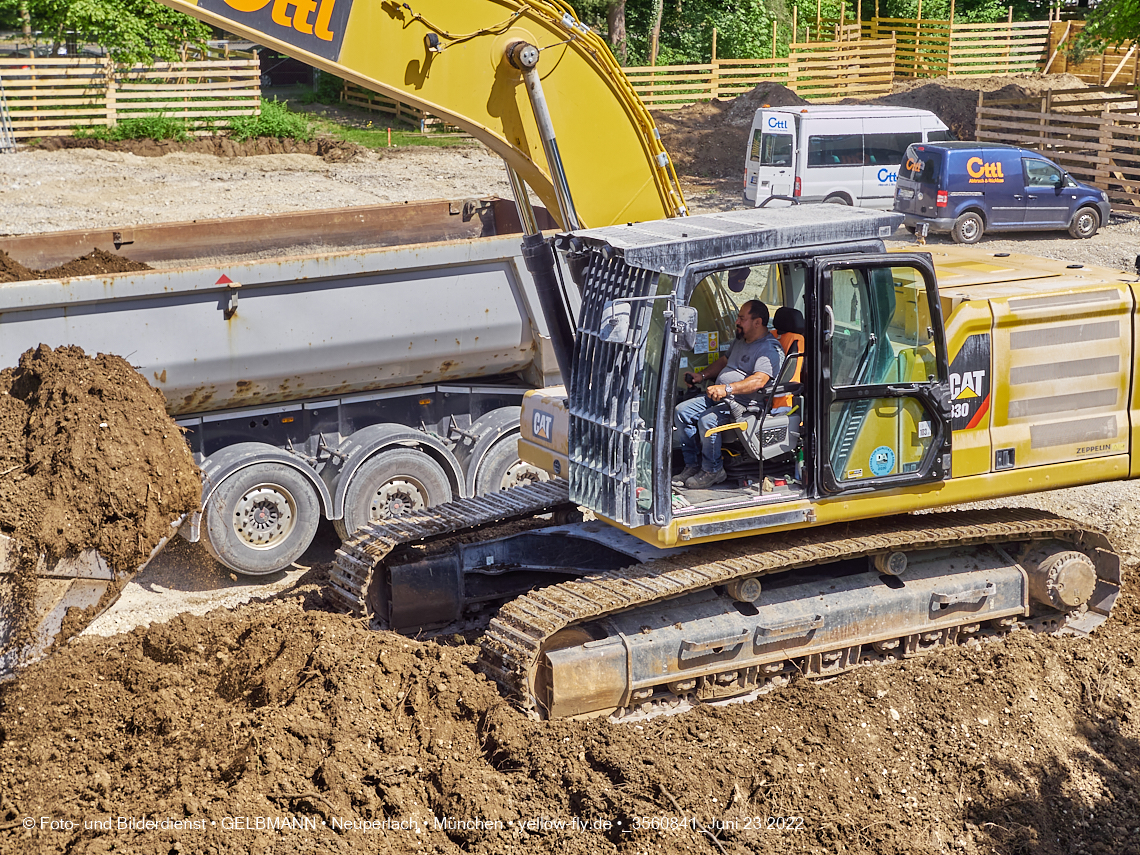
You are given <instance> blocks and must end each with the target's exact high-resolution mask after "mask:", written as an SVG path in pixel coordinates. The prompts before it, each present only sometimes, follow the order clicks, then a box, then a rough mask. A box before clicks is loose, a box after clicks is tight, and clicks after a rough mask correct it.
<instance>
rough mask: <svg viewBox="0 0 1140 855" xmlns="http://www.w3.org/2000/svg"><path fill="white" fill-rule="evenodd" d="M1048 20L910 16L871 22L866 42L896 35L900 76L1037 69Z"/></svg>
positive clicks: (865, 25) (1046, 40) (1046, 44)
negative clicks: (965, 20) (991, 20)
mask: <svg viewBox="0 0 1140 855" xmlns="http://www.w3.org/2000/svg"><path fill="white" fill-rule="evenodd" d="M1049 28H1050V23H1049V22H1048V21H1006V22H1005V23H1000V24H963V23H959V22H957V21H934V20H919V19H913V18H879V17H876V18H872V19H870V20H869V21H865V22H864V23H863V35H864V38H871V39H879V38H887V37H890V36H892V35H893V36H894V38H895V39H896V41H897V42H898V47H897V49H896V54H895V74H897V75H898V76H899V77H955V76H959V75H966V74H1016V73H1019V72H1027V71H1040V70H1041V67H1042V64H1043V63H1044V62H1045V61H1046V57H1047V56H1048V47H1049Z"/></svg>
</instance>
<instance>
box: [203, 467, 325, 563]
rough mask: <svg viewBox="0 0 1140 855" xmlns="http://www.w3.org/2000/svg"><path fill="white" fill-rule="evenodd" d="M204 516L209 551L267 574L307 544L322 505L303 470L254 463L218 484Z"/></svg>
mask: <svg viewBox="0 0 1140 855" xmlns="http://www.w3.org/2000/svg"><path fill="white" fill-rule="evenodd" d="M205 517H206V519H205V529H206V537H205V538H203V540H204V541H205V546H206V549H207V550H208V551H209V553H210V554H211V555H213V556H214V558H216V559H217V560H218V561H220V562H221V563H222V564H224V565H226V566H227V567H229V568H230V569H231V570H234V571H236V572H238V573H241V574H243V575H245V576H264V575H266V574H268V573H276V572H277V571H278V570H283V569H285V568H286V567H288V566H289V565H290V564H292V563H293V562H294V561H296V560H297V559H298V558H300V557H301V555H302V554H303V553H304V551H305V550H306V549H308V548H309V544H310V543H312V542H313V536H314V535H315V534H316V533H317V523H318V522H320V518H321V509H320V502H319V501H318V500H317V495H316V492H315V491H314V490H313V487H312V485H311V484H309V483H308V481H306V480H305V476H304V475H302V474H301V473H300V472H297V471H296V470H295V469H292V468H290V467H288V466H283V465H282V464H280V463H256V464H254V465H253V466H247V467H246V468H244V469H239V470H238V471H237V472H235V473H234V474H233V475H231V476H230V477H229V478H227V479H226V480H225V481H223V482H222V483H221V484H220V485H219V486H218V489H217V490H215V491H214V495H213V496H211V497H210V501H209V503H208V504H207V506H206V512H205Z"/></svg>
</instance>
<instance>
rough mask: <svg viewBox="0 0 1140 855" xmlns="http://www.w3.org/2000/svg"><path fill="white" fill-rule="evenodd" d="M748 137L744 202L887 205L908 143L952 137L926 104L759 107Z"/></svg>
mask: <svg viewBox="0 0 1140 855" xmlns="http://www.w3.org/2000/svg"><path fill="white" fill-rule="evenodd" d="M748 139H749V143H748V150H747V151H746V152H745V154H744V158H745V171H744V203H745V204H746V205H756V206H759V205H760V204H761V203H763V202H764V200H765V199H767V198H768V197H769V196H794V197H798V198H799V200H800V201H801V202H836V203H840V204H844V205H860V206H862V207H864V208H881V209H884V210H890V208H891V206H892V205H893V204H894V198H895V182H896V181H897V180H898V174H899V167H900V166H901V165H902V161H903V153H904V152H905V151H906V148H907V146H908V145H910V144H911V143H921V142H937V141H942V140H952V139H954V135H953V134H951V133H950V131H949V130H948V129H947V127H946V125H944V124H942V121H941V120H940V119H939V118H938V117H937V116H935V115H934V114H933V113H931V112H929V111H928V110H917V109H914V108H913V107H882V106H878V105H873V104H867V105H859V104H853V105H842V106H839V105H820V106H807V107H764V108H763V109H760V110H757V111H756V116H755V118H753V120H752V133H751V134H749V137H748ZM771 204H772V205H780V204H785V205H786V204H790V203H788V202H780V201H778V200H773V201H772V202H771Z"/></svg>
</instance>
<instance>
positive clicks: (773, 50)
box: [772, 20, 776, 59]
mask: <svg viewBox="0 0 1140 855" xmlns="http://www.w3.org/2000/svg"><path fill="white" fill-rule="evenodd" d="M775 58H776V22H775V20H773V21H772V59H775Z"/></svg>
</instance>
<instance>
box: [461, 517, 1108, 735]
mask: <svg viewBox="0 0 1140 855" xmlns="http://www.w3.org/2000/svg"><path fill="white" fill-rule="evenodd" d="M900 555H901V556H903V557H902V558H901V567H902V572H901V575H892V574H897V573H899V572H900V565H899V563H898V562H899V561H900V559H899V558H898V556H900ZM788 571H797V572H788ZM764 577H768V578H765V582H764V591H763V593H761V590H760V584H759V581H758V580H759V579H760V578H764ZM1066 585H1067V586H1068V590H1067V591H1066V590H1062V589H1064V588H1065V586H1066ZM1119 590H1120V560H1119V557H1118V556H1117V554H1116V553H1115V552H1114V551H1113V549H1112V547H1111V545H1110V544H1109V542H1108V540H1107V538H1106V537H1105V536H1104V535H1102V534H1100V533H1097V532H1090V531H1087V530H1086V529H1085V528H1084V527H1082V526H1081V525H1080V524H1078V523H1076V522H1074V521H1071V520H1067V519H1063V518H1060V517H1056V516H1053V515H1051V514H1047V513H1042V512H1038V511H1032V510H1022V509H1019V510H1007V511H985V512H945V513H938V514H926V515H917V516H899V517H892V518H887V519H882V520H876V521H872V522H867V523H862V524H859V525H858V526H851V525H843V526H829V527H821V528H817V529H813V530H810V531H804V532H796V533H792V534H784V535H780V536H778V537H773V536H767V537H760V538H751V539H742V540H738V541H732V542H727V543H721V544H716V545H710V546H705V547H702V548H698V549H695V550H692V551H689V552H686V553H683V554H680V555H672V556H669V557H666V558H662V559H658V560H652V561H648V562H645V563H642V564H635V565H631V566H628V567H626V568H624V569H621V570H617V571H607V572H603V573H597V574H593V575H590V576H587V577H583V578H581V579H576V580H572V581H568V582H564V583H561V584H557V585H552V586H549V587H545V588H542V589H538V590H535V591H532V592H530V593H528V594H526V595H525V596H522V597H519V598H517V599H515V600H513V601H512V602H509V603H507V604H506V605H505V606H504V607H503V608H502V609H501V610H500V611H499V613H498V615H497V617H495V618H494V619H493V620H492V621H491V624H490V627H489V629H488V632H487V634H486V637H485V639H484V641H483V656H482V659H483V665H484V668H485V670H486V671H487V672H488V674H489V675H490V676H492V677H494V678H495V679H496V680H497V681H498V682H499V683H500V684H502V685H503V686H504V687H506V688H507V690H508V691H509V692H510V693H511V694H512V695H513V696H514V697H515V699H516V701H517V702H518V704H519V705H520V706H521V707H522V708H523V709H524V710H525V711H526V712H528V713H529V714H531V715H533V716H536V717H542V718H545V717H563V716H569V717H580V716H589V715H599V714H613V713H619V714H621V713H623V712H628V711H632V710H636V709H643V708H644V710H645V711H649V708H650V707H651V706H652V705H654V704H665V705H666V706H675V705H677V704H679V703H689V702H692V701H705V700H708V701H712V700H719V699H723V698H727V697H732V696H738V695H746V694H749V693H753V692H756V691H758V690H762V689H764V688H765V687H766V686H768V685H770V684H771V683H772V682H774V681H776V682H778V681H779V680H781V679H784V680H786V678H787V676H788V675H789V674H790V673H804V674H808V675H810V676H828V675H831V674H836V673H840V672H842V671H844V670H847V669H849V668H851V667H854V666H855V665H857V664H860V663H861V662H863V661H866V660H869V659H881V658H883V657H892V656H906V655H913V654H916V653H920V652H924V651H925V650H928V649H934V648H935V647H938V646H940V645H942V644H947V643H954V642H956V641H964V640H966V639H967V638H969V637H972V636H976V635H977V634H979V633H981V634H983V635H984V634H986V633H988V632H993V631H1005V630H1006V629H1008V628H1009V627H1011V626H1014V625H1018V624H1020V623H1021V622H1023V621H1024V622H1028V623H1029V624H1030V625H1034V626H1036V627H1037V628H1041V629H1046V630H1049V631H1062V630H1065V631H1068V632H1075V633H1089V632H1091V631H1092V630H1093V629H1095V628H1096V627H1097V626H1098V625H1100V624H1101V623H1102V622H1103V621H1104V620H1105V619H1106V618H1107V617H1108V614H1109V612H1110V611H1111V609H1112V606H1113V603H1114V602H1115V600H1116V597H1117V595H1118V593H1119Z"/></svg>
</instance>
